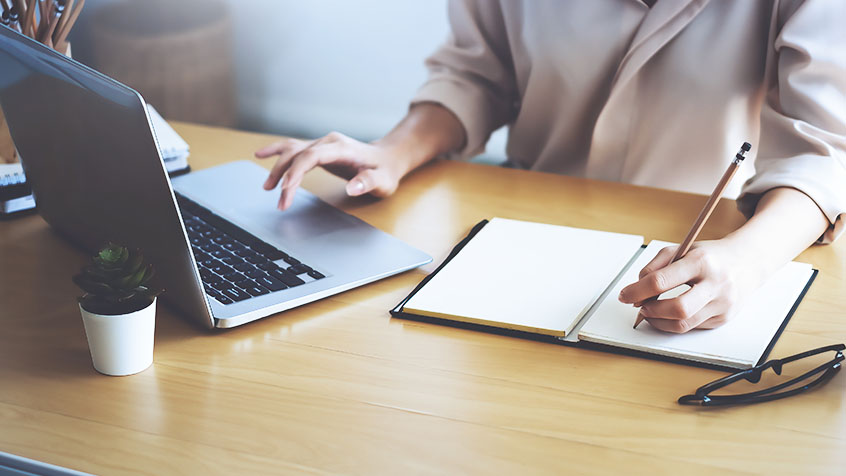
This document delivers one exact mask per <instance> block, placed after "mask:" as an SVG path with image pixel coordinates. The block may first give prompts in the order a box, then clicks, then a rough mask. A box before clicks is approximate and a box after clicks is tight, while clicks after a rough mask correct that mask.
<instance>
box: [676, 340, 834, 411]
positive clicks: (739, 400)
mask: <svg viewBox="0 0 846 476" xmlns="http://www.w3.org/2000/svg"><path fill="white" fill-rule="evenodd" d="M844 349H846V345H844V344H835V345H829V346H826V347H820V348H819V349H813V350H809V351H806V352H802V353H801V354H796V355H791V356H790V357H785V358H783V359H774V360H769V361H767V362H765V363H763V364H761V365H758V366H756V367H753V368H751V369H747V370H743V371H741V372H737V373H735V374H731V375H728V376H726V377H723V378H721V379H718V380H714V381H713V382H711V383H708V384H705V385H703V386H701V387H699V388H698V389H696V392H695V393H694V394H693V395H685V396H683V397H681V398H679V403H680V404H682V405H701V406H716V405H739V404H744V403H760V402H768V401H770V400H778V399H780V398H785V397H790V396H793V395H796V394H799V393H802V392H804V391H806V390H809V389H811V388H814V387H819V386H821V385H823V384H825V383H826V382H828V381H829V380H831V378H832V377H834V375H835V374H836V373H837V372H838V371H839V370H840V363H841V362H843V350H844ZM826 352H835V355H834V358H832V359H831V360H829V361H828V362H826V363H824V364H822V365H819V366H817V367H815V368H813V369H811V370H808V371H807V372H805V373H803V374H802V375H800V376H798V377H795V378H793V379H791V380H788V381H786V382H784V383H780V384H778V385H775V386H772V387H769V388H765V389H763V390H758V391H756V392H748V393H738V394H734V395H713V393H714V392H715V391H717V390H719V389H721V388H723V387H726V386H728V385H731V384H733V383H735V382H739V381H741V380H746V381H748V382H750V383H758V382H759V381H760V380H761V375H762V374H763V373H764V371H766V370H767V369H770V368H772V369H773V372H775V373H776V375H781V372H782V370H783V368H784V366H785V365H786V364H789V363H791V362H795V361H797V360H800V359H804V358H807V357H812V356H814V355H820V354H824V353H826ZM815 376H816V378H815ZM797 385H798V386H797Z"/></svg>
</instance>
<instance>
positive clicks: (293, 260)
mask: <svg viewBox="0 0 846 476" xmlns="http://www.w3.org/2000/svg"><path fill="white" fill-rule="evenodd" d="M282 259H283V260H285V262H286V263H288V264H290V265H296V264H300V260H298V259H296V258H294V257H293V256H288V257H285V258H282Z"/></svg>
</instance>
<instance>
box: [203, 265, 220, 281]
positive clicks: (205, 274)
mask: <svg viewBox="0 0 846 476" xmlns="http://www.w3.org/2000/svg"><path fill="white" fill-rule="evenodd" d="M215 276H217V275H216V274H214V273H212V272H211V271H209V270H207V269H205V268H202V269H200V277H202V278H203V281H205V280H207V279H211V278H213V277H215Z"/></svg>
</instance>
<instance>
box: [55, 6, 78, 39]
mask: <svg viewBox="0 0 846 476" xmlns="http://www.w3.org/2000/svg"><path fill="white" fill-rule="evenodd" d="M73 4H74V0H68V1H67V2H65V8H64V11H63V12H62V16H61V18H59V24H58V25H56V31H54V32H53V44H54V45H55V44H56V43H57V40H58V39H59V32H60V31H62V28H63V27H64V26H65V25H66V24H67V22H68V18H70V13H71V11H72V10H73Z"/></svg>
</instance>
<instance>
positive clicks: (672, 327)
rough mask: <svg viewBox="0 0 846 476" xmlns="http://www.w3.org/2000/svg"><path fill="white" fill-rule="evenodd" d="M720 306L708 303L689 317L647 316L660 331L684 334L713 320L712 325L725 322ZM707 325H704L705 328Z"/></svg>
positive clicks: (651, 323)
mask: <svg viewBox="0 0 846 476" xmlns="http://www.w3.org/2000/svg"><path fill="white" fill-rule="evenodd" d="M722 316H723V314H721V313H720V310H719V306H717V305H715V304H708V305H707V306H705V307H704V308H703V309H702V310H701V311H699V312H697V313H696V314H694V315H693V316H691V317H689V318H687V319H660V318H655V317H647V318H646V321H647V322H649V325H650V326H652V327H654V328H656V329H658V330H659V331H664V332H672V333H674V334H684V333H685V332H688V331H690V330H693V329H696V328H699V327H700V326H703V325H705V323H706V322H708V321H709V320H711V319H712V318H713V319H714V321H711V323H710V325H713V326H715V327H716V326H720V325H722V324H724V323H725V318H724V317H722ZM704 328H706V327H703V329H704Z"/></svg>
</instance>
